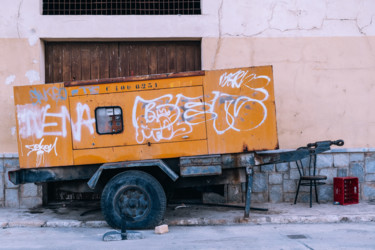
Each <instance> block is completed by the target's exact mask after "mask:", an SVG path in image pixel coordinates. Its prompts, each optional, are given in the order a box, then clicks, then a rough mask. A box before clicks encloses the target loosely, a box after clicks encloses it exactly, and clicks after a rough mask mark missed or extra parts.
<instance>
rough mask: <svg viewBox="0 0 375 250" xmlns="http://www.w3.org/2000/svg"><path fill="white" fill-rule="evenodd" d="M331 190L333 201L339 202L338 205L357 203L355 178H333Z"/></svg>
mask: <svg viewBox="0 0 375 250" xmlns="http://www.w3.org/2000/svg"><path fill="white" fill-rule="evenodd" d="M333 188H334V189H333V192H334V194H333V200H334V201H335V202H339V203H340V205H350V204H357V203H358V202H359V195H358V193H359V190H358V178H357V177H335V178H333Z"/></svg>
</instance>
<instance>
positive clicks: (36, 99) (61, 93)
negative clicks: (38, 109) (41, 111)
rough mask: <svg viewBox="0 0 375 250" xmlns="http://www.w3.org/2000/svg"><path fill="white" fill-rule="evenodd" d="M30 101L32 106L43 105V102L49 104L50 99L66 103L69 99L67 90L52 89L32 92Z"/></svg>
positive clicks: (33, 90)
mask: <svg viewBox="0 0 375 250" xmlns="http://www.w3.org/2000/svg"><path fill="white" fill-rule="evenodd" d="M29 94H30V99H31V103H32V104H34V105H35V104H41V103H42V101H45V102H47V101H48V100H49V99H51V100H53V101H55V102H58V101H64V100H66V98H68V93H67V91H66V89H65V88H58V87H50V88H43V90H37V89H36V88H34V89H32V90H30V92H29Z"/></svg>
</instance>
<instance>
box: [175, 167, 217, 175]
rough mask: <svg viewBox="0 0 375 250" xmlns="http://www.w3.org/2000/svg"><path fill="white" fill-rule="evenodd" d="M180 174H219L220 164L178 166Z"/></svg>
mask: <svg viewBox="0 0 375 250" xmlns="http://www.w3.org/2000/svg"><path fill="white" fill-rule="evenodd" d="M180 174H181V176H183V177H192V176H206V175H220V174H221V165H208V166H186V167H180Z"/></svg>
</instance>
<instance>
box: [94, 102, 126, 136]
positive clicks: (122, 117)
mask: <svg viewBox="0 0 375 250" xmlns="http://www.w3.org/2000/svg"><path fill="white" fill-rule="evenodd" d="M107 108H108V109H109V108H112V109H113V115H115V114H114V113H115V108H119V109H120V111H121V130H120V131H117V132H113V131H112V132H110V133H100V132H99V129H98V118H97V114H96V112H97V110H98V109H107ZM123 114H124V113H123V111H122V108H121V107H120V106H99V107H96V108H95V127H96V133H97V134H98V135H115V134H121V133H122V132H124V116H123ZM112 128H113V125H112Z"/></svg>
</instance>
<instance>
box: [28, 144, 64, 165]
mask: <svg viewBox="0 0 375 250" xmlns="http://www.w3.org/2000/svg"><path fill="white" fill-rule="evenodd" d="M43 141H44V138H43V139H42V140H41V141H40V142H39V143H38V144H32V145H25V147H26V148H27V149H28V150H29V152H28V153H27V156H29V155H30V154H31V153H32V152H36V166H37V167H39V166H40V165H41V164H42V163H44V154H45V153H47V154H49V153H50V152H51V151H52V150H54V152H55V155H56V156H57V152H56V143H57V137H56V138H55V142H54V143H53V144H49V145H43Z"/></svg>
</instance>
